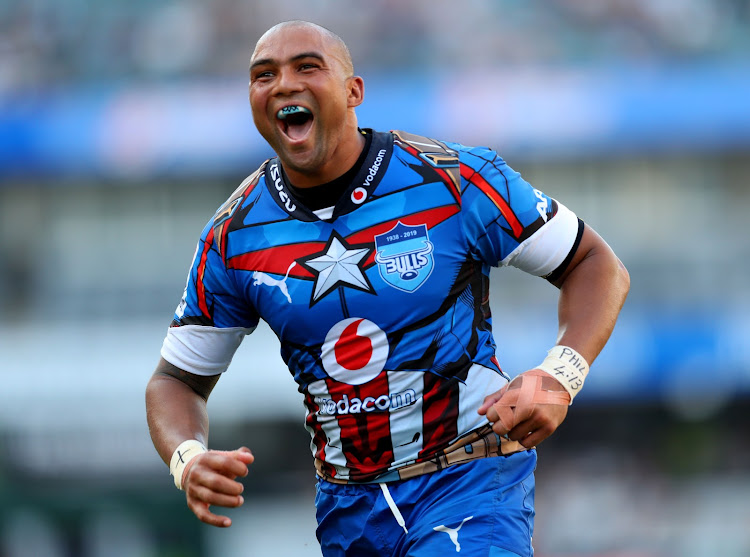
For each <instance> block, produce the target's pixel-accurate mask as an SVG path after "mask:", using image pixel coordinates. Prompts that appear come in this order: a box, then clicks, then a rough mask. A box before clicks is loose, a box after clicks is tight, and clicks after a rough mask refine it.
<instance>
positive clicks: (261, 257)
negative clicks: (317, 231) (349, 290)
mask: <svg viewBox="0 0 750 557" xmlns="http://www.w3.org/2000/svg"><path fill="white" fill-rule="evenodd" d="M325 245H326V244H325V242H308V243H305V244H289V245H286V246H276V247H272V248H266V249H260V250H257V251H251V252H248V253H243V254H241V255H235V256H234V257H231V258H230V259H229V260H228V261H227V269H241V270H245V271H262V272H264V273H274V274H277V275H285V274H286V272H287V270H288V269H289V265H291V264H292V261H296V260H298V259H300V258H303V257H307V256H308V255H311V254H313V253H318V252H320V251H321V250H322V249H323V248H324V247H325ZM289 276H290V277H293V278H312V276H313V275H312V273H311V272H310V271H308V270H307V269H305V268H304V267H303V266H302V265H295V266H294V267H292V269H291V271H289Z"/></svg>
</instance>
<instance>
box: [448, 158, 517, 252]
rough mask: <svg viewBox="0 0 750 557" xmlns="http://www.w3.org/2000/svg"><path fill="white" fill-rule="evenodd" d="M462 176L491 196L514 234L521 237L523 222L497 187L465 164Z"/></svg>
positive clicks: (491, 199) (462, 166)
mask: <svg viewBox="0 0 750 557" xmlns="http://www.w3.org/2000/svg"><path fill="white" fill-rule="evenodd" d="M461 176H462V177H463V178H464V179H466V180H468V181H469V183H471V184H474V185H475V186H476V187H478V188H479V189H480V190H481V191H482V193H484V194H485V195H486V196H487V197H489V198H490V201H492V202H493V203H494V204H495V207H497V208H498V209H499V210H500V212H501V213H502V215H503V217H505V220H506V221H507V222H508V224H509V225H510V228H511V229H512V230H513V234H514V235H515V237H516V238H520V237H521V233H522V232H523V225H521V222H520V221H519V220H518V217H516V214H515V213H514V212H513V210H512V209H511V208H510V205H508V202H507V201H506V200H505V199H503V197H502V196H501V195H500V194H499V193H498V192H497V190H495V188H493V187H492V186H491V185H490V184H489V182H487V180H485V179H484V178H483V177H482V175H481V174H479V173H478V172H477V171H475V170H474V169H472V168H470V167H469V166H467V165H465V164H462V165H461Z"/></svg>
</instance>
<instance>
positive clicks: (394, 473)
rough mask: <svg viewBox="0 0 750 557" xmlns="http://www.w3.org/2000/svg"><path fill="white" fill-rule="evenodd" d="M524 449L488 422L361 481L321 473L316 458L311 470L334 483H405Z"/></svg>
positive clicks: (323, 469)
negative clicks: (431, 452) (436, 450)
mask: <svg viewBox="0 0 750 557" xmlns="http://www.w3.org/2000/svg"><path fill="white" fill-rule="evenodd" d="M527 450H529V449H528V448H527V447H524V446H523V445H521V443H519V442H518V441H511V440H510V439H507V438H505V437H500V436H499V435H498V434H497V433H495V432H494V431H492V424H489V423H488V424H486V425H484V426H482V427H480V428H477V429H475V430H473V431H470V432H469V433H467V434H466V435H464V436H463V437H460V438H458V439H457V440H456V441H454V442H453V443H451V444H450V445H448V446H447V447H446V448H445V449H443V450H442V451H440V452H439V453H438V454H436V455H434V456H432V457H428V458H425V459H422V460H418V461H415V462H412V463H409V464H406V465H403V466H401V467H398V468H395V469H391V470H388V471H387V472H385V473H383V474H380V475H378V476H376V477H374V478H372V479H368V480H364V481H362V480H348V479H342V478H339V477H335V476H331V475H330V474H328V473H326V472H325V468H324V466H323V462H322V461H321V460H320V459H318V458H316V459H315V471H316V472H317V474H318V476H319V477H320V478H322V479H324V480H326V481H328V482H331V483H335V484H350V483H380V482H383V481H396V480H407V479H409V478H414V477H417V476H421V475H423V474H430V473H432V472H437V471H439V470H442V469H444V468H447V467H448V466H454V465H456V464H463V463H464V462H469V461H472V460H476V459H478V458H487V457H492V456H508V455H511V454H514V453H519V452H523V451H527Z"/></svg>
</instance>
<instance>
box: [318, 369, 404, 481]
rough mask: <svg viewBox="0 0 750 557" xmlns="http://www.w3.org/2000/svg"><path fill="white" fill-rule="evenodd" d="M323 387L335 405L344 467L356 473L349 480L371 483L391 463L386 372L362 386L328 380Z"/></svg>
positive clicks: (391, 449) (391, 447)
mask: <svg viewBox="0 0 750 557" xmlns="http://www.w3.org/2000/svg"><path fill="white" fill-rule="evenodd" d="M326 384H327V385H328V392H329V394H330V396H331V400H333V401H334V402H335V404H336V411H337V416H336V419H337V420H338V424H339V429H340V430H341V445H342V446H341V450H342V452H343V453H344V456H345V457H346V466H347V468H349V469H350V470H352V472H353V474H356V476H355V475H353V476H352V478H351V479H353V480H355V481H367V480H371V479H372V478H374V477H375V476H376V475H377V474H379V473H382V472H383V471H385V470H386V469H387V468H388V467H389V466H390V465H391V463H392V462H393V442H392V441H391V422H390V416H389V412H388V408H389V407H390V397H389V390H388V373H387V372H386V371H382V372H380V374H379V375H378V376H377V377H376V378H375V379H373V380H372V381H369V382H367V383H365V384H364V385H347V384H345V383H340V382H338V381H335V380H333V379H327V380H326ZM386 401H387V402H386ZM357 472H359V473H357Z"/></svg>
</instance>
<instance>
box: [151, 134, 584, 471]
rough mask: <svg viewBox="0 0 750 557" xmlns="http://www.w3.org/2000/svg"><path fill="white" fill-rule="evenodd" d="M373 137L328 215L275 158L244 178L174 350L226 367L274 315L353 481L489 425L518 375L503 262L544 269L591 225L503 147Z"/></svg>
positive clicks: (318, 448) (191, 295) (420, 457)
mask: <svg viewBox="0 0 750 557" xmlns="http://www.w3.org/2000/svg"><path fill="white" fill-rule="evenodd" d="M367 133H372V141H371V146H370V149H369V151H368V154H367V156H366V158H365V161H364V163H363V165H362V167H361V169H360V171H359V173H358V174H357V175H356V176H355V178H354V179H353V180H352V182H351V185H350V186H349V188H348V190H347V191H346V193H345V194H344V195H343V196H342V198H341V199H340V201H339V202H338V203H337V204H336V206H335V207H334V208H333V211H332V214H330V215H327V217H329V218H325V219H323V218H319V217H318V216H316V214H315V213H313V212H312V211H310V210H308V209H307V208H306V207H304V206H302V205H301V204H300V203H299V202H298V201H297V200H296V199H295V197H294V195H293V193H292V191H291V189H290V187H289V185H288V184H287V183H286V181H285V176H284V173H283V172H282V170H281V166H280V162H279V160H278V159H271V160H268V161H266V162H265V163H264V164H263V165H262V166H261V167H260V168H259V169H258V170H257V171H256V172H255V173H254V174H253V175H251V176H250V177H248V178H247V179H246V180H245V181H244V182H243V183H242V184H241V186H240V187H239V188H238V189H237V190H236V191H235V192H234V194H233V195H232V196H231V197H230V198H229V199H228V200H227V202H226V203H225V204H224V205H223V206H222V207H221V208H220V209H219V210H218V211H217V213H216V214H215V216H214V217H213V218H212V219H211V221H210V222H209V223H208V225H207V226H206V228H205V229H204V230H203V233H202V235H201V238H200V241H199V243H198V247H197V250H196V254H195V257H194V260H193V264H192V267H191V270H190V274H189V277H188V282H187V287H186V290H185V294H184V296H183V298H182V301H181V302H180V305H179V306H178V308H177V310H176V313H175V316H174V321H173V322H172V326H171V327H170V328H169V331H168V333H167V338H166V339H165V341H164V345H163V347H162V356H163V357H164V358H165V359H166V360H167V361H169V362H171V363H172V364H174V365H176V366H178V367H180V368H182V369H184V370H187V371H190V372H192V373H196V374H203V375H213V374H218V373H221V372H223V371H225V370H226V369H227V367H228V366H229V363H230V361H231V358H232V356H233V354H234V351H235V350H236V349H237V347H238V346H239V343H240V342H241V340H242V338H243V337H244V336H245V335H246V334H248V333H250V332H251V331H252V330H253V329H254V328H255V327H256V325H257V324H258V322H259V320H260V319H263V320H264V321H266V322H267V323H268V325H269V326H270V328H271V329H272V330H273V331H274V332H275V334H276V335H277V336H278V338H279V340H280V342H281V356H282V358H283V360H284V362H285V363H286V365H287V366H288V367H289V370H290V372H291V373H292V375H293V376H294V379H295V381H296V382H297V384H298V386H299V391H300V392H301V393H302V394H303V395H304V404H305V408H306V419H305V423H306V427H307V429H308V430H309V432H310V434H311V438H312V441H311V449H312V452H313V455H314V457H315V460H316V467H317V470H318V473H319V474H320V475H321V476H323V477H325V478H329V479H334V480H339V481H356V482H370V481H387V480H388V479H393V478H396V477H398V471H399V470H401V469H404V468H405V467H409V466H412V465H414V464H419V463H422V462H425V461H428V460H429V459H431V458H434V457H435V455H438V454H440V453H441V451H443V450H445V448H446V447H449V446H451V445H452V444H454V443H455V442H456V440H458V439H461V438H463V437H465V436H466V435H467V434H470V433H471V432H475V431H477V430H479V429H482V428H483V427H485V426H486V425H487V420H486V418H484V417H483V416H480V415H479V414H478V413H477V408H478V407H479V406H480V405H481V403H482V401H483V399H484V397H485V396H486V395H488V394H490V393H492V392H494V391H496V390H498V389H500V388H501V387H502V386H503V385H504V384H505V383H506V382H507V377H506V376H505V375H504V374H503V372H502V371H501V369H500V367H499V365H498V362H497V360H496V358H495V342H494V340H493V336H492V327H491V318H490V311H489V280H488V278H489V270H490V267H491V266H498V265H501V266H504V265H513V266H515V267H518V268H520V269H522V270H524V271H526V272H528V273H531V274H533V275H537V276H545V275H548V274H549V273H551V272H552V271H554V270H555V269H557V268H558V267H559V266H560V265H561V264H562V263H563V262H564V261H565V259H566V257H567V256H568V254H569V252H570V251H571V249H572V246H573V245H574V243H575V241H576V236H577V234H578V233H579V222H578V219H577V218H576V217H575V215H574V214H573V213H572V212H571V211H570V210H568V209H567V208H565V207H564V206H563V205H562V204H560V203H558V202H556V201H555V200H553V199H552V198H550V197H548V196H546V195H545V194H543V193H542V192H540V191H539V190H537V189H534V188H533V187H532V186H530V185H529V184H528V183H527V182H525V181H524V180H523V179H522V178H521V176H520V175H519V174H518V173H517V172H515V171H513V170H512V169H511V168H509V167H508V165H507V164H506V163H505V162H504V161H503V160H502V159H501V158H500V157H499V156H498V155H497V154H496V153H495V152H494V151H492V150H490V149H487V148H478V147H473V148H472V147H466V146H463V145H459V144H456V143H449V142H441V141H436V140H432V139H427V138H423V137H420V136H415V135H411V134H407V133H404V132H391V133H380V132H373V131H370V130H368V131H367ZM467 451H468V449H467Z"/></svg>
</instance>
